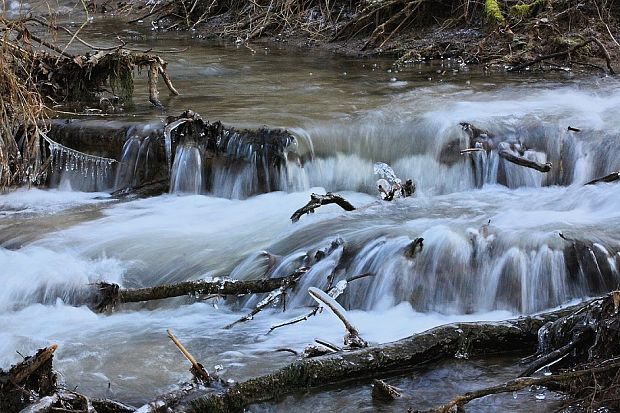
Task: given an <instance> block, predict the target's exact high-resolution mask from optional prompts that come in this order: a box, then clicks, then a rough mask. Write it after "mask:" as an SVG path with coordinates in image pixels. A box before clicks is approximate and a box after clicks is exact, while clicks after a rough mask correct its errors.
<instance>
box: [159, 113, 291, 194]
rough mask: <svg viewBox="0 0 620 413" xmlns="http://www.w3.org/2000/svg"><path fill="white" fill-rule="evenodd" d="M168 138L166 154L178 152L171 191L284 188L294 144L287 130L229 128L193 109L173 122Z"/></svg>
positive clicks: (251, 191) (254, 191) (247, 191)
mask: <svg viewBox="0 0 620 413" xmlns="http://www.w3.org/2000/svg"><path fill="white" fill-rule="evenodd" d="M164 137H165V142H164V144H165V147H166V154H167V155H166V158H167V159H168V158H171V157H170V156H169V155H168V154H169V153H172V152H174V160H173V161H172V167H171V175H170V178H171V185H170V191H171V192H172V193H194V194H196V193H205V192H207V193H211V194H213V195H216V196H219V197H224V198H232V199H244V198H247V197H248V196H251V195H255V194H259V193H265V192H271V191H276V190H282V189H284V184H283V182H285V180H282V170H283V169H285V168H284V167H283V166H284V165H285V163H286V152H285V151H286V148H288V147H289V145H291V144H292V143H293V142H295V138H294V137H293V136H292V135H290V134H289V133H288V132H287V131H282V130H277V129H258V130H236V129H234V128H225V127H224V126H223V125H222V124H221V123H219V122H216V123H209V122H205V121H203V120H202V119H200V117H198V116H197V115H196V114H194V113H185V114H183V115H182V117H181V118H180V119H178V120H176V121H172V122H170V123H169V124H168V125H167V126H166V127H165V130H164ZM174 148H176V149H174Z"/></svg>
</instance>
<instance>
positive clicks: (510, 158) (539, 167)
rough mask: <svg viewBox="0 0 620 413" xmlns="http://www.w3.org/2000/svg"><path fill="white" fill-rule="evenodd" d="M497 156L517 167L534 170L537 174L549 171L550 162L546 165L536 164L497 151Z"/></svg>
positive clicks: (505, 152) (508, 153) (506, 152)
mask: <svg viewBox="0 0 620 413" xmlns="http://www.w3.org/2000/svg"><path fill="white" fill-rule="evenodd" d="M498 154H499V156H500V157H502V158H504V159H505V160H507V161H508V162H512V163H514V164H516V165H519V166H525V167H526V168H531V169H535V170H537V171H539V172H549V171H550V170H551V166H552V165H551V162H547V163H544V164H542V163H538V162H536V161H531V160H529V159H525V158H523V157H521V156H516V155H513V154H511V153H510V152H508V151H499V153H498Z"/></svg>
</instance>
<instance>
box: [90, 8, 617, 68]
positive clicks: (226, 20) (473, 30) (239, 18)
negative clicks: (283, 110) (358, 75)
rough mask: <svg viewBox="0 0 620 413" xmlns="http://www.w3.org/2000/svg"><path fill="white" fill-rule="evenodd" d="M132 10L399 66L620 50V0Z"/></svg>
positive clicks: (585, 56) (171, 23)
mask: <svg viewBox="0 0 620 413" xmlns="http://www.w3.org/2000/svg"><path fill="white" fill-rule="evenodd" d="M98 10H99V11H101V8H99V9H98ZM106 11H108V10H106ZM130 16H131V17H130V18H129V19H130V21H131V22H138V21H139V22H146V21H150V22H151V24H152V25H153V26H154V28H155V29H156V30H192V31H197V32H198V33H200V34H201V35H202V36H220V37H223V38H225V39H232V40H233V41H235V42H237V43H239V44H249V43H251V42H255V41H269V42H275V43H284V44H287V43H288V44H292V45H295V46H300V47H319V48H324V49H328V50H331V51H335V52H339V53H345V54H349V55H358V56H369V55H389V56H392V57H394V58H395V59H397V62H398V63H399V64H407V63H411V62H416V61H423V60H430V59H443V58H451V59H456V60H457V65H458V64H462V63H465V64H483V65H485V66H489V67H494V68H497V69H502V70H504V69H505V70H509V71H512V70H564V71H567V70H574V71H589V72H600V73H614V72H615V71H617V69H618V68H614V64H613V63H612V62H614V61H616V60H617V59H618V58H619V57H620V43H618V41H617V39H618V38H619V36H620V6H619V5H618V4H617V3H613V2H609V1H605V0H595V1H591V2H587V3H579V2H574V1H569V0H554V1H551V0H535V1H532V2H523V1H514V0H508V1H499V2H497V1H495V0H489V1H486V3H482V2H481V3H471V2H469V1H463V0H460V1H457V2H453V1H427V0H413V1H412V0H390V1H382V2H371V1H363V2H352V1H344V0H340V1H323V0H315V1H310V2H293V3H290V2H286V3H282V4H280V3H277V4H274V3H273V2H268V1H258V2H252V3H251V4H248V3H246V2H238V1H229V2H222V3H217V4H215V3H212V2H210V1H206V0H205V1H197V2H196V1H185V2H168V3H164V4H162V5H160V6H158V7H156V8H153V7H148V6H145V5H143V4H142V3H138V2H136V3H134V4H133V7H132V9H131V12H130Z"/></svg>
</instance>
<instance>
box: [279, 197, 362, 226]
mask: <svg viewBox="0 0 620 413" xmlns="http://www.w3.org/2000/svg"><path fill="white" fill-rule="evenodd" d="M327 204H337V205H338V206H339V207H340V208H342V209H344V210H345V211H354V210H355V207H354V206H353V205H352V204H351V203H350V202H349V201H347V200H346V199H344V198H343V197H341V196H340V195H338V194H334V193H332V192H328V193H326V194H325V195H319V194H312V195H310V201H308V203H307V204H306V205H304V206H303V207H301V208H299V209H298V210H297V211H295V212H294V213H293V215H291V221H293V222H297V221H299V218H301V217H302V216H303V215H305V214H312V213H314V210H315V209H317V208H318V207H320V206H322V205H327Z"/></svg>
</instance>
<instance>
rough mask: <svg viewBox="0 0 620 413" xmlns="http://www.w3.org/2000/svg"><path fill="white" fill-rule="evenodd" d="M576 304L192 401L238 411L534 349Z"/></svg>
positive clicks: (432, 334)
mask: <svg viewBox="0 0 620 413" xmlns="http://www.w3.org/2000/svg"><path fill="white" fill-rule="evenodd" d="M576 308H577V306H575V307H571V308H566V309H562V310H557V311H553V312H549V313H545V314H540V315H537V316H532V317H524V318H519V319H516V320H511V321H506V322H499V323H458V324H450V325H445V326H441V327H437V328H434V329H431V330H428V331H426V332H423V333H420V334H416V335H414V336H411V337H408V338H405V339H402V340H399V341H396V342H393V343H388V344H383V345H378V346H374V347H367V348H364V349H359V350H354V351H344V352H338V353H335V354H331V355H326V356H320V357H315V358H311V359H304V360H299V361H296V362H294V363H292V364H290V365H288V366H286V367H284V368H281V369H279V370H277V371H275V372H274V373H271V374H268V375H265V376H261V377H257V378H254V379H250V380H247V381H245V382H242V383H238V384H236V385H234V386H233V387H231V388H230V389H228V390H226V391H224V392H221V393H218V394H211V395H207V396H203V397H198V398H197V399H196V400H194V401H192V402H190V403H189V404H188V406H186V407H187V409H188V411H192V412H236V411H242V410H243V409H244V408H245V407H246V406H248V405H250V404H253V403H258V402H264V401H268V400H272V399H274V398H277V397H281V396H283V395H285V394H289V393H293V392H296V391H302V390H307V389H308V388H310V387H319V386H324V385H328V384H330V385H331V384H336V383H342V382H347V381H350V380H353V379H355V380H360V379H370V378H376V377H378V376H384V375H385V374H386V373H397V372H401V371H405V370H411V369H415V368H416V367H419V366H423V365H425V364H428V363H429V362H433V361H437V360H439V359H442V358H452V357H454V356H455V354H457V353H463V352H467V353H468V354H469V355H477V354H492V353H508V352H521V351H524V350H528V349H529V350H534V349H535V348H536V346H537V343H538V330H539V329H540V328H541V327H542V326H543V325H545V324H546V323H547V322H549V321H554V320H557V319H558V318H560V317H562V316H563V315H566V314H570V313H572V312H573V311H575V309H576Z"/></svg>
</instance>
